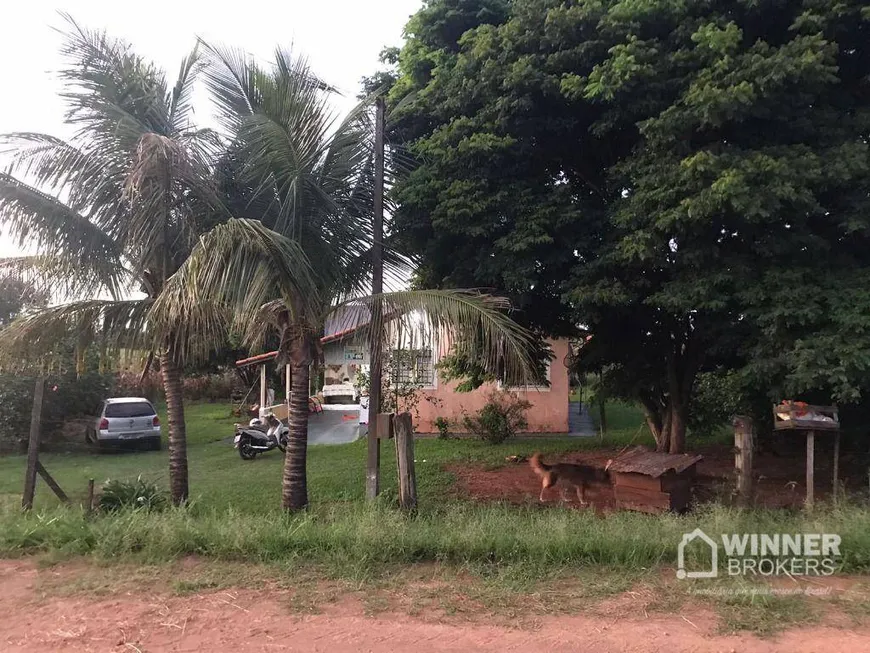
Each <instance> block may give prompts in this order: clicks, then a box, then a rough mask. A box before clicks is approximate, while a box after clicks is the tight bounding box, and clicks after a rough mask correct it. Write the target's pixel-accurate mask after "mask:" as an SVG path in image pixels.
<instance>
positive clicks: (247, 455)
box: [239, 438, 257, 460]
mask: <svg viewBox="0 0 870 653" xmlns="http://www.w3.org/2000/svg"><path fill="white" fill-rule="evenodd" d="M239 457H241V459H242V460H253V459H254V458H256V457H257V452H256V451H254V449H253V448H251V439H250V438H242V441H241V442H239Z"/></svg>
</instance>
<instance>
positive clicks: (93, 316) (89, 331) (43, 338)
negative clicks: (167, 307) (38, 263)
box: [0, 299, 151, 367]
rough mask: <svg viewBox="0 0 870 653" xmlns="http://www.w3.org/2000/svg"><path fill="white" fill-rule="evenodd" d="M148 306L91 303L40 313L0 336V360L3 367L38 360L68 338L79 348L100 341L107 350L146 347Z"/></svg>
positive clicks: (148, 302) (142, 303) (145, 303)
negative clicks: (72, 339)
mask: <svg viewBox="0 0 870 653" xmlns="http://www.w3.org/2000/svg"><path fill="white" fill-rule="evenodd" d="M150 306H151V300H147V299H145V300H122V301H112V300H99V299H91V300H86V301H78V302H70V303H67V304H61V305H59V306H51V307H48V308H45V309H41V310H39V311H36V312H34V313H31V314H30V315H27V316H24V317H21V318H18V319H17V320H15V321H14V322H13V323H12V324H10V325H9V326H8V327H7V328H5V329H4V330H3V331H2V332H0V360H2V361H3V362H4V367H15V366H20V365H23V364H24V363H25V362H29V361H35V360H40V359H43V358H45V357H46V356H50V355H51V354H52V353H54V352H56V351H57V348H58V346H59V345H62V344H63V343H65V342H69V340H70V339H71V338H75V340H76V342H78V343H79V345H81V346H87V345H88V344H90V343H92V342H96V341H98V340H99V341H100V343H101V345H102V346H105V347H106V348H108V349H120V348H137V347H142V346H147V344H148V337H149V336H148V332H147V330H146V325H147V321H148V311H149V309H150Z"/></svg>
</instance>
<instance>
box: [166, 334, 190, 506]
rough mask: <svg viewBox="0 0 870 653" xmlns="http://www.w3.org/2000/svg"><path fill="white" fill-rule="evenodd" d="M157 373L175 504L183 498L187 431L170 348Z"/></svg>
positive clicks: (178, 374)
mask: <svg viewBox="0 0 870 653" xmlns="http://www.w3.org/2000/svg"><path fill="white" fill-rule="evenodd" d="M160 374H161V375H162V376H163V390H164V392H165V393H166V415H167V418H168V421H169V489H170V492H171V494H172V503H174V504H175V505H176V506H178V505H181V504H182V503H184V502H185V501H187V497H188V485H187V432H186V428H185V423H184V398H183V393H182V390H183V387H184V386H183V382H182V379H181V369H180V367H179V366H178V363H177V362H176V361H175V352H174V350H173V349H172V348H171V347H170V348H169V349H168V350H167V351H166V352H165V353H164V354H163V355H162V356H161V357H160Z"/></svg>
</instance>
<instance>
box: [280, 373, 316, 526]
mask: <svg viewBox="0 0 870 653" xmlns="http://www.w3.org/2000/svg"><path fill="white" fill-rule="evenodd" d="M302 359H303V361H304V362H303V363H302V364H299V363H293V364H292V374H291V392H290V413H289V416H288V419H287V421H288V426H289V427H290V442H289V443H288V445H287V453H286V455H285V456H284V477H283V481H282V493H281V496H282V501H283V505H284V509H285V510H302V509H303V508H305V506H307V505H308V480H307V478H306V474H305V465H306V456H307V453H308V396H309V395H308V389H309V388H308V383H309V377H310V368H309V365H308V361H307V360H304V359H305V357H304V356H303V357H302Z"/></svg>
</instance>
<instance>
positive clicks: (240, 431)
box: [233, 415, 290, 460]
mask: <svg viewBox="0 0 870 653" xmlns="http://www.w3.org/2000/svg"><path fill="white" fill-rule="evenodd" d="M266 420H267V422H268V425H267V424H263V422H262V420H259V419H252V420H251V421H250V422H249V423H248V425H247V426H245V425H242V424H236V436H235V438H233V446H234V447H235V448H236V449H238V450H239V456H240V457H241V459H242V460H253V459H254V458H256V456H257V454H259V453H265V452H266V451H271V450H272V449H280V450H281V453H283V452H284V451H285V450H286V449H287V441H288V440H289V438H290V429H289V428H288V427H287V426H285V425H284V424H282V423H281V422H280V421H279V420H278V419H276V418H275V417H274V416H273V415H269V416H268V417H267V418H266Z"/></svg>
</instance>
